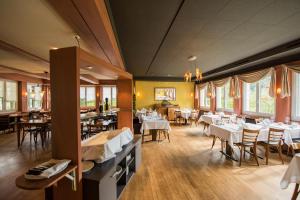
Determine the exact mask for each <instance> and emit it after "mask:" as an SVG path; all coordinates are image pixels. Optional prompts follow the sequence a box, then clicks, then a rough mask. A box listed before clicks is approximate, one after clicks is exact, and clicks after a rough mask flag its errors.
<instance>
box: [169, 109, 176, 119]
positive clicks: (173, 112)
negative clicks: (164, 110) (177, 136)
mask: <svg viewBox="0 0 300 200" xmlns="http://www.w3.org/2000/svg"><path fill="white" fill-rule="evenodd" d="M175 110H176V108H168V120H169V121H173V122H175V119H176V118H175Z"/></svg>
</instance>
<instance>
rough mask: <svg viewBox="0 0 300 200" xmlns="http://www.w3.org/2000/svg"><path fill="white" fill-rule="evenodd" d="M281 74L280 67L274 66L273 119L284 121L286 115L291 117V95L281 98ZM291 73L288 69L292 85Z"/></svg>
mask: <svg viewBox="0 0 300 200" xmlns="http://www.w3.org/2000/svg"><path fill="white" fill-rule="evenodd" d="M281 74H282V67H276V102H275V103H276V110H275V113H276V116H275V120H276V121H278V122H284V121H285V118H286V117H291V97H285V98H281V96H280V91H281ZM291 78H292V73H291V72H290V71H289V82H290V86H291V85H292V80H291Z"/></svg>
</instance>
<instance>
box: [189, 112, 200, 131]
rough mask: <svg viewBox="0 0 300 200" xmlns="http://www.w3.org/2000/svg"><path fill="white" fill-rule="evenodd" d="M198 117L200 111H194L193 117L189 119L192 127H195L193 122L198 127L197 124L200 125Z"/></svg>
mask: <svg viewBox="0 0 300 200" xmlns="http://www.w3.org/2000/svg"><path fill="white" fill-rule="evenodd" d="M198 115H199V111H192V112H191V116H190V117H189V121H190V124H191V127H192V126H193V122H194V124H195V126H197V124H198Z"/></svg>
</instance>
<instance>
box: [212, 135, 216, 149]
mask: <svg viewBox="0 0 300 200" xmlns="http://www.w3.org/2000/svg"><path fill="white" fill-rule="evenodd" d="M216 138H217V137H216V136H214V138H213V143H212V145H211V148H214V146H215V143H216Z"/></svg>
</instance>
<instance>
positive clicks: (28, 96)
mask: <svg viewBox="0 0 300 200" xmlns="http://www.w3.org/2000/svg"><path fill="white" fill-rule="evenodd" d="M30 85H31V88H32V87H40V88H41V92H42V91H43V87H42V85H40V84H38V83H27V84H26V92H27V109H28V110H29V111H31V110H42V109H43V101H44V98H43V96H42V97H41V100H36V99H34V100H33V102H32V105H35V101H40V102H41V106H40V108H35V107H34V106H33V107H31V108H30V107H29V102H30V99H32V98H31V97H30V91H28V86H30Z"/></svg>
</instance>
